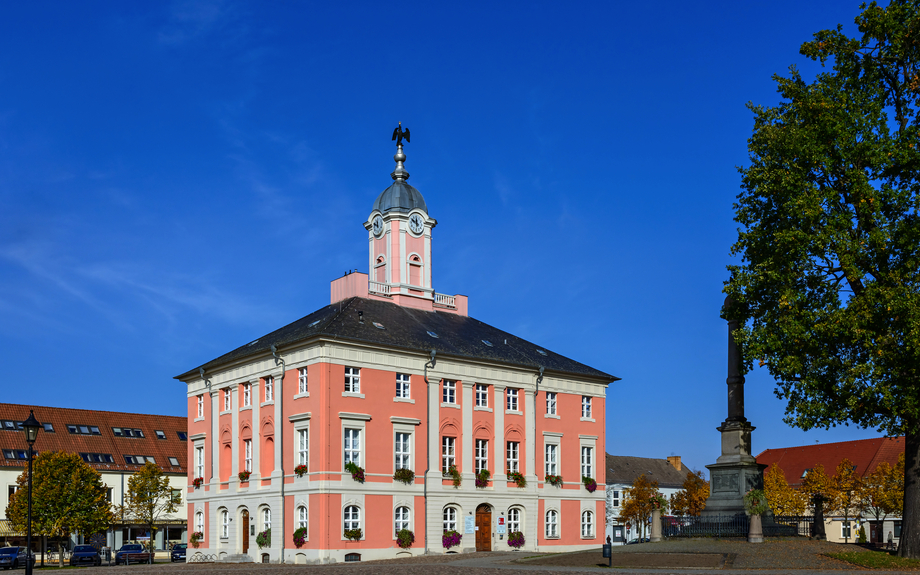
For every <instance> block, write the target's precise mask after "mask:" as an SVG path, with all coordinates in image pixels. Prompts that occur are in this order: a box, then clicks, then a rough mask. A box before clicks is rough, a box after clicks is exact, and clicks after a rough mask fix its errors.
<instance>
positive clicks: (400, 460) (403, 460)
mask: <svg viewBox="0 0 920 575" xmlns="http://www.w3.org/2000/svg"><path fill="white" fill-rule="evenodd" d="M409 456H410V454H409V434H408V433H397V434H396V469H409V467H410V457H409Z"/></svg>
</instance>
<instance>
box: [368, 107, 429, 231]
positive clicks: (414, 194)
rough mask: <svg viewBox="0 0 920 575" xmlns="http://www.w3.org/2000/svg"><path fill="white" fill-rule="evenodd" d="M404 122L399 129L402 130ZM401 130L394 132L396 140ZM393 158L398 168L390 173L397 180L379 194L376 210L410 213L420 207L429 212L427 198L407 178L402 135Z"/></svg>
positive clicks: (406, 135)
mask: <svg viewBox="0 0 920 575" xmlns="http://www.w3.org/2000/svg"><path fill="white" fill-rule="evenodd" d="M401 128H402V123H400V127H399V128H397V130H401ZM397 134H399V132H394V134H393V139H394V140H395V139H396V137H397ZM408 136H409V131H408V130H406V131H405V137H406V141H407V142H408V141H409V139H408ZM393 159H394V160H396V169H395V170H393V173H392V174H390V177H392V178H393V180H395V181H394V182H393V185H391V186H390V187H389V188H387V189H385V190H383V192H381V194H380V195H379V196H377V201H375V202H374V207H373V209H374V210H377V211H379V212H380V213H381V214H386V213H388V212H400V213H403V214H408V213H409V212H411V211H412V210H414V209H419V210H422V211H423V212H425V213H426V214H427V213H428V206H427V205H425V198H423V197H422V193H421V192H420V191H418V190H416V189H415V188H413V187H412V186H411V185H409V183H408V182H406V180H408V179H409V172H407V171H406V168H405V166H403V162H405V161H406V154H404V153H403V147H402V136H400V139H399V141H398V142H397V144H396V155H395V156H393Z"/></svg>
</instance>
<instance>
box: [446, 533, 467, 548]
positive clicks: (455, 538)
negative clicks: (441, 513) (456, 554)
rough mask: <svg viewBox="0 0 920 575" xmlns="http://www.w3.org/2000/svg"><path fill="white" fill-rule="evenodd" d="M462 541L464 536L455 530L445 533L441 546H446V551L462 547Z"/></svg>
mask: <svg viewBox="0 0 920 575" xmlns="http://www.w3.org/2000/svg"><path fill="white" fill-rule="evenodd" d="M461 539H463V535H460V534H459V533H457V532H456V531H455V530H450V531H445V532H444V535H443V536H442V537H441V544H442V545H443V546H444V549H450V548H451V547H456V546H457V545H460V540H461Z"/></svg>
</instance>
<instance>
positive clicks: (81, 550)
mask: <svg viewBox="0 0 920 575" xmlns="http://www.w3.org/2000/svg"><path fill="white" fill-rule="evenodd" d="M70 564H71V565H87V564H88V565H102V555H100V554H99V550H98V549H96V548H95V547H93V546H92V545H77V546H75V547H74V548H73V553H71V554H70Z"/></svg>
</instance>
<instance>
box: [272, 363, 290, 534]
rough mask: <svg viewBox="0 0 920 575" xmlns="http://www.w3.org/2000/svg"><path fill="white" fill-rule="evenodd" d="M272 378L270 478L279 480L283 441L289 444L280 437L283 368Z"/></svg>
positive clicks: (281, 475) (282, 466)
mask: <svg viewBox="0 0 920 575" xmlns="http://www.w3.org/2000/svg"><path fill="white" fill-rule="evenodd" d="M274 378H275V389H274V395H273V396H272V399H273V400H274V402H275V404H274V406H273V407H274V408H275V413H274V419H275V424H274V433H275V438H274V442H273V445H274V447H275V468H274V469H272V478H278V479H281V478H283V477H284V459H282V445H283V443H284V440H285V439H288V441H289V442H290V438H287V437H284V436H283V435H282V434H283V433H284V420H283V419H282V415H281V414H282V413H283V410H282V404H283V402H284V387H283V386H284V370H283V368H282V369H279V370H278V373H277V374H276V375H275V376H274ZM272 486H273V487H274V486H275V482H274V481H272ZM282 517H283V511H282Z"/></svg>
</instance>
